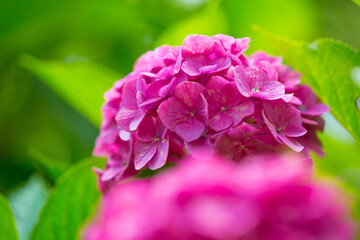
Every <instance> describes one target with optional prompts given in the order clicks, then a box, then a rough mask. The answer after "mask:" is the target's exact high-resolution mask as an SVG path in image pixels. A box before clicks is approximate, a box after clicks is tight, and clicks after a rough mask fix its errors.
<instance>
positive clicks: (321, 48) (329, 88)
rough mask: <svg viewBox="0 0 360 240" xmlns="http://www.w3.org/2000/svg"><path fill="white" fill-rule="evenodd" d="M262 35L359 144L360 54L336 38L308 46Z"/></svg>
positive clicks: (318, 41)
mask: <svg viewBox="0 0 360 240" xmlns="http://www.w3.org/2000/svg"><path fill="white" fill-rule="evenodd" d="M260 31H261V30H260ZM263 35H265V36H266V37H267V38H268V39H269V40H270V41H271V42H272V43H273V44H274V46H275V47H276V49H277V51H278V52H279V54H280V55H282V56H283V57H284V60H285V62H286V63H288V64H289V65H290V66H291V67H293V68H294V69H296V70H298V71H299V72H300V73H302V74H303V77H302V82H303V83H306V84H308V85H310V86H311V87H312V89H313V90H314V91H315V92H316V94H317V96H318V97H319V98H320V99H321V100H322V101H323V102H324V103H326V104H327V105H329V106H330V108H331V113H332V114H333V115H334V117H335V118H336V119H337V120H338V121H339V122H340V123H341V124H342V125H343V126H344V127H345V129H346V130H348V131H349V133H350V134H351V135H352V136H353V137H354V138H355V139H356V140H357V141H360V111H359V109H358V107H357V104H356V102H357V100H358V99H359V97H360V88H359V85H358V84H357V83H356V82H355V81H356V79H358V78H359V77H360V76H358V75H359V74H360V73H359V71H358V69H359V67H360V52H359V51H358V50H357V49H354V48H351V47H350V46H348V45H346V44H344V43H342V42H340V41H335V40H333V39H319V40H317V41H314V42H312V43H310V44H308V43H306V42H297V41H292V40H288V39H283V38H279V37H274V36H271V35H269V34H267V33H264V32H263ZM355 74H356V76H354V75H355Z"/></svg>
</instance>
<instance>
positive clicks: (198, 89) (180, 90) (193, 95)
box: [174, 81, 206, 110]
mask: <svg viewBox="0 0 360 240" xmlns="http://www.w3.org/2000/svg"><path fill="white" fill-rule="evenodd" d="M200 94H203V95H205V94H206V88H205V87H204V86H203V85H201V84H199V83H196V82H189V81H185V82H182V83H180V84H179V85H178V86H177V87H176V88H175V91H174V96H175V97H176V98H178V99H179V100H181V101H182V102H183V103H184V104H185V105H186V106H187V107H188V108H189V110H195V109H196V107H197V106H196V105H197V103H198V99H199V96H200Z"/></svg>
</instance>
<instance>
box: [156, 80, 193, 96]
mask: <svg viewBox="0 0 360 240" xmlns="http://www.w3.org/2000/svg"><path fill="white" fill-rule="evenodd" d="M184 81H187V76H186V74H181V75H180V74H179V75H178V76H176V77H173V78H172V79H171V81H170V83H169V84H168V85H166V86H164V87H162V88H161V89H160V90H159V95H160V96H161V97H166V96H168V95H170V94H172V92H173V91H174V89H175V87H176V86H177V85H179V84H180V83H181V82H184Z"/></svg>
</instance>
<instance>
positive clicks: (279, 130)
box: [277, 126, 285, 133]
mask: <svg viewBox="0 0 360 240" xmlns="http://www.w3.org/2000/svg"><path fill="white" fill-rule="evenodd" d="M284 128H285V126H280V127H278V128H277V132H278V133H281V131H282V130H283V129H284Z"/></svg>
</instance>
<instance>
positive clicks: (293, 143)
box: [278, 134, 304, 152]
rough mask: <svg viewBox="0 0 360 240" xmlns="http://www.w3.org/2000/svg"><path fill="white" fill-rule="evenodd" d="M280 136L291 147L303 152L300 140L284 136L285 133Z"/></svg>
mask: <svg viewBox="0 0 360 240" xmlns="http://www.w3.org/2000/svg"><path fill="white" fill-rule="evenodd" d="M278 137H279V139H280V140H281V141H282V142H283V143H284V144H285V145H287V146H288V147H289V148H291V149H292V150H294V151H295V152H301V151H302V150H303V149H304V146H303V145H301V144H300V143H299V142H297V141H295V140H294V139H292V138H288V137H286V136H284V135H283V134H279V135H278Z"/></svg>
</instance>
